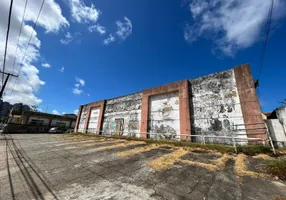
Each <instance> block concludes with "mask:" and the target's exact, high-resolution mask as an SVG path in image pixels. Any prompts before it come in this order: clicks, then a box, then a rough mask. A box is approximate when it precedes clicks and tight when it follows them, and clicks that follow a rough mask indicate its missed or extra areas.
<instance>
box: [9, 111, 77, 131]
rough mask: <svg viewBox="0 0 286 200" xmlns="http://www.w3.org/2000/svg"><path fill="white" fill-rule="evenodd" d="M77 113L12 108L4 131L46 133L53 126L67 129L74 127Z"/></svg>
mask: <svg viewBox="0 0 286 200" xmlns="http://www.w3.org/2000/svg"><path fill="white" fill-rule="evenodd" d="M75 122H76V115H74V114H65V115H54V114H49V113H42V112H35V111H24V112H19V111H18V110H11V113H10V116H9V119H8V123H7V124H6V125H5V127H4V128H3V129H4V132H8V133H16V132H30V133H46V132H48V131H49V130H50V129H51V128H53V127H63V128H65V129H66V130H70V129H74V128H75Z"/></svg>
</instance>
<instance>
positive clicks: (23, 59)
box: [18, 0, 45, 75]
mask: <svg viewBox="0 0 286 200" xmlns="http://www.w3.org/2000/svg"><path fill="white" fill-rule="evenodd" d="M44 3H45V0H43V1H42V4H41V7H40V10H39V13H38V16H37V19H36V21H35V23H34V26H33V30H32V32H31V35H30V39H29V42H28V45H27V48H26V50H25V53H24V56H23V58H22V62H21V66H20V69H19V71H18V75H19V73H20V71H21V68H22V66H23V63H24V61H25V58H26V55H27V51H28V49H29V46H30V44H31V40H32V37H33V33H34V31H35V28H36V26H37V23H38V20H39V17H40V14H41V11H42V9H43V6H44Z"/></svg>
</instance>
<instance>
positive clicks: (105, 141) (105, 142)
mask: <svg viewBox="0 0 286 200" xmlns="http://www.w3.org/2000/svg"><path fill="white" fill-rule="evenodd" d="M119 142H123V141H122V140H102V141H96V142H94V143H91V144H77V146H79V147H91V146H96V145H101V144H114V143H119Z"/></svg>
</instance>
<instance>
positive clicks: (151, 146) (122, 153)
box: [116, 144, 160, 157]
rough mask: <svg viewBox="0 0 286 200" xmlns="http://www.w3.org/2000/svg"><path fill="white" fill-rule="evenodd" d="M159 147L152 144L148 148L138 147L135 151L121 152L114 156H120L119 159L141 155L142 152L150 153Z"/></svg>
mask: <svg viewBox="0 0 286 200" xmlns="http://www.w3.org/2000/svg"><path fill="white" fill-rule="evenodd" d="M159 147H160V146H159V145H156V144H152V145H148V146H145V147H139V148H136V149H131V150H127V151H122V152H119V153H117V154H116V155H117V156H120V157H126V156H132V155H135V154H137V153H143V152H146V151H150V150H153V149H158V148H159Z"/></svg>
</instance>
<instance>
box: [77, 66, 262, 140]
mask: <svg viewBox="0 0 286 200" xmlns="http://www.w3.org/2000/svg"><path fill="white" fill-rule="evenodd" d="M98 106H100V110H98ZM92 109H93V110H92ZM249 109H253V110H254V111H253V113H252V112H251V111H250V110H249ZM93 111H98V112H96V114H94V116H93V114H92V113H93ZM99 113H100V114H99ZM98 114H99V115H98ZM259 114H260V115H259ZM97 118H98V119H99V121H97ZM91 119H94V121H90V120H91ZM257 122H259V123H260V122H263V121H262V116H261V111H260V108H259V103H258V99H257V96H256V91H255V86H254V82H253V80H252V75H251V72H250V68H249V65H242V66H238V67H235V68H233V69H231V70H227V71H223V72H218V73H215V74H210V75H208V76H203V77H199V78H196V79H191V80H183V81H177V82H174V83H169V84H166V85H161V86H158V87H154V88H150V89H146V90H143V91H142V92H140V93H135V94H130V95H126V96H122V97H117V98H113V99H109V100H104V101H101V102H94V103H90V104H88V105H83V106H80V108H79V116H78V119H77V123H76V128H75V130H77V131H79V132H89V131H88V129H90V130H92V131H91V133H93V132H94V131H93V130H94V129H95V128H96V126H97V130H98V131H101V132H100V134H103V135H105V134H106V135H110V134H115V135H128V134H132V135H136V136H139V134H140V137H144V138H146V137H149V136H150V135H152V133H155V134H156V133H159V135H160V137H161V136H162V138H177V139H184V140H188V139H190V137H189V136H188V135H190V134H193V135H202V134H205V135H213V136H234V137H239V138H242V140H241V141H245V142H246V140H243V139H245V138H247V137H250V136H253V135H255V136H257V137H261V138H264V137H265V133H264V134H261V133H255V134H254V131H252V130H253V128H252V129H251V131H248V130H247V128H246V126H248V125H245V124H246V123H248V124H249V123H257ZM258 129H259V128H258ZM260 130H261V129H260ZM250 132H251V134H249V133H250ZM179 135H180V136H179ZM169 136H170V137H169ZM198 138H199V137H198ZM193 139H194V138H193ZM209 140H210V142H216V140H215V139H209ZM229 140H230V139H229ZM218 141H220V140H218Z"/></svg>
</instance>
